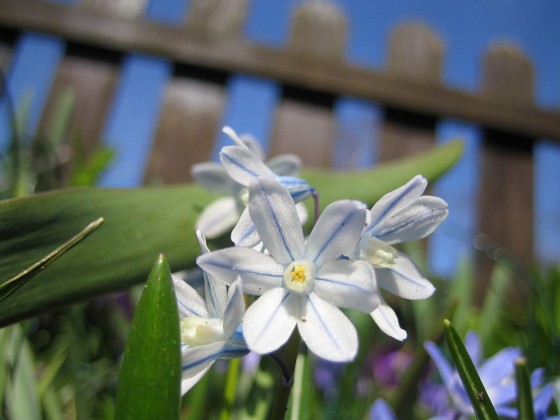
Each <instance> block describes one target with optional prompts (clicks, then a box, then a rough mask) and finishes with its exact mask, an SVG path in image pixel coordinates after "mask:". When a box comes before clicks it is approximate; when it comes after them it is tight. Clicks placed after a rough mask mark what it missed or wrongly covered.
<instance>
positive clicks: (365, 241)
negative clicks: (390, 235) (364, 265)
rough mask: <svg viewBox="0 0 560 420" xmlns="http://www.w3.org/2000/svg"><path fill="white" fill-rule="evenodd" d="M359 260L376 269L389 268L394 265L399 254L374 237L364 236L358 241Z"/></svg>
mask: <svg viewBox="0 0 560 420" xmlns="http://www.w3.org/2000/svg"><path fill="white" fill-rule="evenodd" d="M360 250H361V256H360V258H361V259H364V260H366V261H368V262H369V263H370V264H371V265H373V266H374V267H376V268H390V267H392V266H393V265H395V260H396V259H397V258H398V256H399V253H398V252H397V250H396V249H395V248H393V247H392V246H391V245H389V244H387V243H385V242H383V241H382V240H380V239H377V238H376V237H374V236H368V235H364V236H362V239H361V240H360Z"/></svg>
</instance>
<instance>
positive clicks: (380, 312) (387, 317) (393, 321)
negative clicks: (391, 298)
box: [370, 295, 406, 341]
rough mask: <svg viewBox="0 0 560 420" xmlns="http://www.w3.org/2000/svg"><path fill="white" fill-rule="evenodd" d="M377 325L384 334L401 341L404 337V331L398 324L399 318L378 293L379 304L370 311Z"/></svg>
mask: <svg viewBox="0 0 560 420" xmlns="http://www.w3.org/2000/svg"><path fill="white" fill-rule="evenodd" d="M370 315H371V317H372V318H373V320H374V321H375V323H376V324H377V326H378V327H379V328H380V329H381V331H383V332H384V333H385V334H387V335H389V336H391V337H393V338H394V339H396V340H399V341H402V340H404V339H405V338H406V331H405V330H403V329H402V328H401V326H400V325H399V319H398V318H397V314H396V313H395V311H394V310H393V309H392V308H391V307H390V306H389V305H387V303H385V300H384V299H383V297H382V296H381V295H379V305H378V306H377V307H376V308H375V309H374V310H373V311H372V312H371V313H370Z"/></svg>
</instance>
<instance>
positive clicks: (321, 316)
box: [297, 293, 358, 362]
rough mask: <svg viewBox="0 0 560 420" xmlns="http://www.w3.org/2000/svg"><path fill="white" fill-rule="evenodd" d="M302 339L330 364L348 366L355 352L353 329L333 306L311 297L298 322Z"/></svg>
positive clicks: (355, 340)
mask: <svg viewBox="0 0 560 420" xmlns="http://www.w3.org/2000/svg"><path fill="white" fill-rule="evenodd" d="M297 324H298V329H299V332H300V334H301V338H302V339H303V341H305V344H307V347H309V350H311V351H312V352H313V353H315V354H316V355H317V356H319V357H321V358H322V359H326V360H330V361H331V362H349V361H351V360H353V359H354V357H356V353H357V352H358V334H357V333H356V329H355V328H354V325H352V323H351V322H350V321H349V320H348V318H347V317H346V315H344V314H343V313H342V311H341V310H340V309H338V308H337V307H336V306H334V305H332V304H330V303H329V302H326V301H325V300H323V299H321V298H320V297H319V296H317V294H315V293H311V294H310V295H308V296H307V301H306V302H305V304H304V305H303V308H302V312H301V316H300V317H299V319H298V321H297Z"/></svg>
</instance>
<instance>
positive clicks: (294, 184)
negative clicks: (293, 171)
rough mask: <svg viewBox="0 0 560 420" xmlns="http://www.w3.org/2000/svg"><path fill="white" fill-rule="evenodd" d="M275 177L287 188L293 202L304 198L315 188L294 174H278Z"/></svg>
mask: <svg viewBox="0 0 560 420" xmlns="http://www.w3.org/2000/svg"><path fill="white" fill-rule="evenodd" d="M276 179H277V180H278V181H279V182H280V184H282V186H283V187H284V188H286V190H288V192H289V193H290V195H291V196H292V199H293V200H294V202H295V203H299V202H300V201H303V200H305V199H306V198H307V197H310V196H311V195H312V194H313V193H314V192H315V189H314V188H313V187H312V186H311V185H309V184H308V183H307V181H305V180H304V179H301V178H298V177H295V176H280V177H277V178H276Z"/></svg>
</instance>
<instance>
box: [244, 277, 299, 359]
mask: <svg viewBox="0 0 560 420" xmlns="http://www.w3.org/2000/svg"><path fill="white" fill-rule="evenodd" d="M298 315H299V299H298V297H297V296H296V295H294V294H293V293H290V292H289V291H287V290H285V289H283V288H281V287H277V288H274V289H272V290H269V291H268V292H266V293H265V294H264V295H262V296H261V297H260V298H258V299H257V300H256V301H255V302H254V303H253V304H252V305H251V306H249V308H248V309H247V311H246V312H245V317H244V318H243V335H244V336H245V341H246V342H247V345H248V346H249V348H250V349H251V350H253V351H255V352H257V353H260V354H267V353H271V352H273V351H274V350H277V349H278V348H279V347H280V346H281V345H283V344H284V343H285V342H286V341H288V338H290V335H291V334H292V331H293V330H294V327H295V325H296V320H297V317H298Z"/></svg>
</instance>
